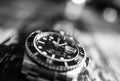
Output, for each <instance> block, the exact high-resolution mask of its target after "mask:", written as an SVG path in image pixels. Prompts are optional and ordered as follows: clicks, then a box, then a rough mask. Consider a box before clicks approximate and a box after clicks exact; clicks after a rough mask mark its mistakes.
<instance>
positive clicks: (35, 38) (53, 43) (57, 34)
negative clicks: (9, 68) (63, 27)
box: [22, 30, 89, 81]
mask: <svg viewBox="0 0 120 81" xmlns="http://www.w3.org/2000/svg"><path fill="white" fill-rule="evenodd" d="M88 63H89V58H88V57H86V52H85V50H84V48H83V47H82V46H81V44H80V43H79V42H78V41H77V40H76V39H75V38H74V37H73V36H70V35H68V34H66V33H65V32H64V31H56V30H43V31H41V30H37V31H35V32H32V33H31V34H30V35H29V36H28V37H27V38H26V41H25V54H24V59H23V63H22V73H23V74H25V75H26V78H27V79H28V80H30V81H77V77H78V75H79V74H80V73H82V72H84V71H85V69H86V67H87V66H88Z"/></svg>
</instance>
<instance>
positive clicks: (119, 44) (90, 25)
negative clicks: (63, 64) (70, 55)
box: [0, 0, 120, 81]
mask: <svg viewBox="0 0 120 81" xmlns="http://www.w3.org/2000/svg"><path fill="white" fill-rule="evenodd" d="M119 26H120V0H0V37H1V38H0V44H2V43H4V41H6V40H7V42H6V43H5V45H10V44H13V43H14V44H16V43H19V42H20V41H23V43H24V41H25V38H26V37H27V36H28V34H30V33H31V32H33V31H35V30H38V29H40V30H44V29H54V30H64V31H65V32H66V33H68V34H70V35H73V36H74V37H75V38H76V39H77V40H78V41H80V42H81V43H82V44H83V46H84V47H85V49H86V52H87V55H88V56H89V57H90V59H91V61H90V64H89V67H88V73H87V74H85V75H86V76H85V77H84V76H83V77H81V78H80V79H81V81H82V80H83V81H84V80H85V79H83V78H87V80H85V81H120V77H119V76H120V70H119V68H120V63H119V62H120V51H119V50H120V27H119ZM8 39H9V41H8ZM21 39H22V40H21ZM87 75H88V76H87Z"/></svg>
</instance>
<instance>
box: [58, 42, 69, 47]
mask: <svg viewBox="0 0 120 81" xmlns="http://www.w3.org/2000/svg"><path fill="white" fill-rule="evenodd" d="M67 44H68V43H66V42H65V43H62V44H59V46H64V45H67Z"/></svg>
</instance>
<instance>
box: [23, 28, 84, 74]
mask: <svg viewBox="0 0 120 81" xmlns="http://www.w3.org/2000/svg"><path fill="white" fill-rule="evenodd" d="M45 32H46V31H45ZM40 33H42V31H40V30H39V31H35V32H33V33H31V34H30V35H29V36H28V37H27V39H26V42H25V48H26V52H27V55H28V56H29V57H31V59H32V60H34V61H35V62H37V64H40V65H43V66H44V67H47V68H49V69H51V70H56V71H60V72H61V71H62V72H63V71H68V70H72V69H75V68H76V67H82V65H83V62H84V61H85V59H86V52H85V50H84V48H83V47H82V46H81V45H80V44H79V43H78V44H77V45H78V48H82V50H83V52H84V53H83V54H84V57H83V59H82V61H80V63H79V62H78V63H77V64H74V65H72V66H54V65H52V64H49V63H46V62H45V61H44V62H43V61H40V60H39V59H38V58H36V57H35V56H34V53H33V52H32V50H30V48H29V46H28V40H29V38H30V37H31V36H33V42H32V43H33V46H35V45H34V44H35V43H34V42H35V37H37V35H38V34H40ZM34 34H36V35H34ZM34 48H35V47H34ZM35 50H36V53H39V52H38V50H37V49H35ZM78 53H80V51H78ZM78 55H79V54H77V55H76V57H74V58H73V59H72V60H75V59H77V58H78V59H79V57H78ZM46 59H47V58H46ZM52 60H53V59H52ZM72 60H69V61H72ZM63 62H65V61H63Z"/></svg>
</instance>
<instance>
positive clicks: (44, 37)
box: [34, 32, 79, 61]
mask: <svg viewBox="0 0 120 81" xmlns="http://www.w3.org/2000/svg"><path fill="white" fill-rule="evenodd" d="M34 43H35V48H36V49H37V50H38V51H39V52H40V53H41V54H43V55H44V56H46V57H48V58H51V59H53V60H57V61H69V60H72V59H73V58H75V57H76V56H77V54H78V51H79V50H78V48H77V45H76V42H75V41H73V40H72V39H70V38H68V37H67V36H62V35H60V34H59V33H54V32H44V33H42V34H38V35H37V36H36V38H35V41H34Z"/></svg>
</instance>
